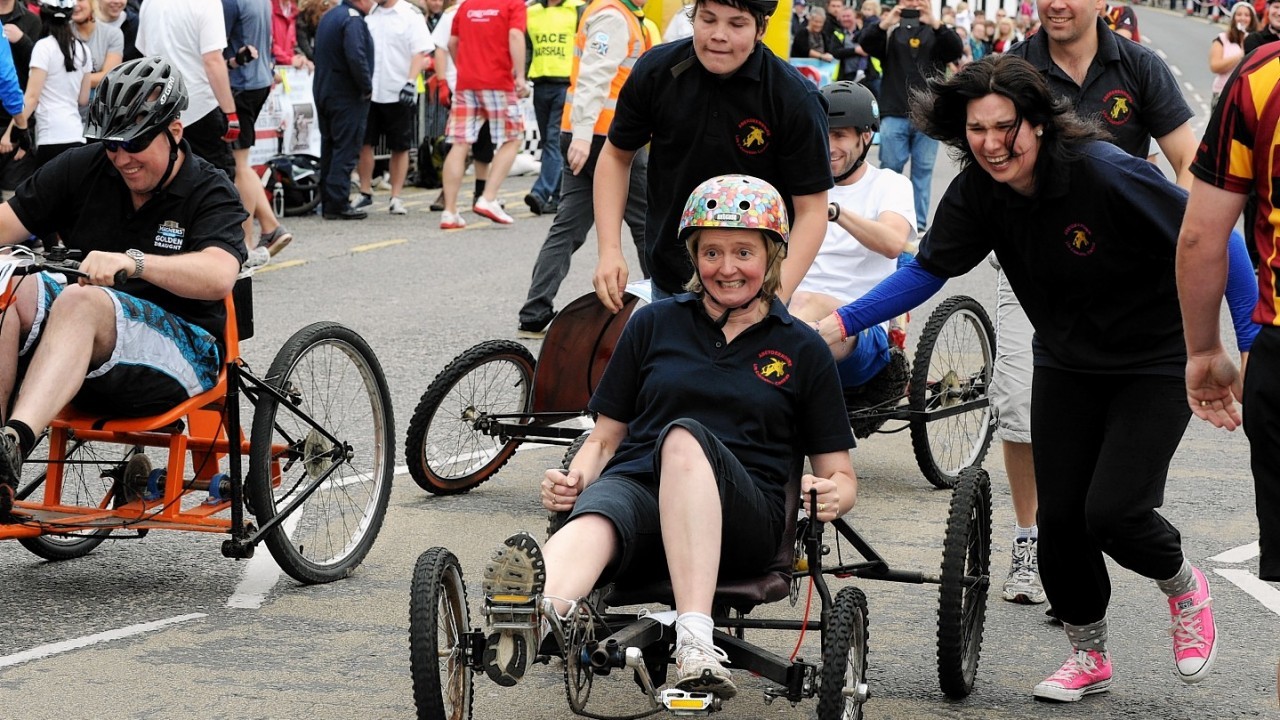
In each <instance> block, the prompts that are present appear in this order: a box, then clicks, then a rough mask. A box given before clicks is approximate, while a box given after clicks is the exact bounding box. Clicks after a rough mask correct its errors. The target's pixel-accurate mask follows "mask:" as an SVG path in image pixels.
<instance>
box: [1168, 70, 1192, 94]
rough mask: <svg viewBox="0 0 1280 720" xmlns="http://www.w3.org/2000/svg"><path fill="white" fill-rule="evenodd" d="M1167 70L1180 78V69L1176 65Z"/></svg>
mask: <svg viewBox="0 0 1280 720" xmlns="http://www.w3.org/2000/svg"><path fill="white" fill-rule="evenodd" d="M1169 69H1170V70H1171V71H1173V74H1174V75H1177V76H1178V77H1182V68H1180V67H1178V66H1177V65H1170V66H1169ZM1188 89H1190V88H1188Z"/></svg>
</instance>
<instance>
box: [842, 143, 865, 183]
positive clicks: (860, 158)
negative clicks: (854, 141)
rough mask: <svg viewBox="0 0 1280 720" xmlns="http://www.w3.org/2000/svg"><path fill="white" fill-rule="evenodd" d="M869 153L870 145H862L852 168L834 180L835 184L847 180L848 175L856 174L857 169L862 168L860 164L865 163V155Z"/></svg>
mask: <svg viewBox="0 0 1280 720" xmlns="http://www.w3.org/2000/svg"><path fill="white" fill-rule="evenodd" d="M869 152H871V143H869V142H865V143H862V154H861V155H859V156H858V159H857V160H856V161H855V162H854V163H853V166H852V167H850V168H849V169H848V170H845V171H844V172H842V173H840V174H839V175H837V176H836V177H835V178H834V180H835V182H836V184H837V185H839V184H840V183H842V182H844V181H845V180H848V179H849V176H850V175H852V174H854V173H856V172H858V168H860V167H862V164H863V163H864V162H866V161H867V153H869Z"/></svg>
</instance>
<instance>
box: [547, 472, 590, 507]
mask: <svg viewBox="0 0 1280 720" xmlns="http://www.w3.org/2000/svg"><path fill="white" fill-rule="evenodd" d="M583 484H584V483H583V482H582V471H581V470H569V471H567V472H566V471H564V470H559V469H557V468H551V469H549V470H547V473H546V477H544V478H543V479H542V507H544V508H546V509H547V510H550V511H551V512H568V511H570V510H572V509H573V505H574V503H576V502H578V495H579V494H580V493H581V492H582V486H583Z"/></svg>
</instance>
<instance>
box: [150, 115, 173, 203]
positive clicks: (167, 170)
mask: <svg viewBox="0 0 1280 720" xmlns="http://www.w3.org/2000/svg"><path fill="white" fill-rule="evenodd" d="M164 136H165V137H166V138H168V140H169V165H168V166H167V167H166V168H165V169H164V174H163V175H161V176H160V182H158V183H156V186H155V187H153V188H151V189H150V190H148V191H147V192H146V194H147V195H159V194H160V191H161V190H164V186H165V183H167V182H169V178H170V176H172V175H173V166H174V165H177V164H178V141H177V140H174V139H173V133H171V132H169V128H168V127H167V126H166V127H165V129H164Z"/></svg>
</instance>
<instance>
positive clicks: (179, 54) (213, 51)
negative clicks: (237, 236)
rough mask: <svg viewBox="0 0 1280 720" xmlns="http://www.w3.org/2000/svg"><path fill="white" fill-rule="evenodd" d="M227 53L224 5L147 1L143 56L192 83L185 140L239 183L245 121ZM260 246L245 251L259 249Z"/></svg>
mask: <svg viewBox="0 0 1280 720" xmlns="http://www.w3.org/2000/svg"><path fill="white" fill-rule="evenodd" d="M226 47H227V28H226V22H225V20H224V19H223V17H222V4H221V3H218V2H212V0H147V2H145V3H143V4H142V8H141V10H140V12H139V15H138V50H139V51H141V52H142V54H143V55H159V56H161V57H163V58H165V59H166V60H168V61H169V63H170V64H171V65H173V67H175V68H176V69H177V70H178V72H180V73H182V79H183V81H184V82H185V83H186V86H187V93H188V101H187V109H186V110H183V111H182V131H183V132H182V137H183V139H185V140H186V141H187V142H188V143H189V144H190V145H191V150H192V152H194V153H195V154H196V155H198V156H200V157H202V158H204V159H205V160H208V161H209V162H211V163H213V165H214V166H215V167H217V168H218V169H220V170H222V171H223V172H225V173H226V174H227V177H229V178H231V179H233V180H234V179H235V172H236V161H235V158H234V157H233V156H232V154H231V145H230V143H232V142H234V141H235V140H236V138H238V137H240V119H239V117H238V116H237V115H236V103H235V98H234V97H233V96H232V94H231V82H230V80H229V79H228V76H227V63H226V60H225V59H224V58H223V56H222V51H223V49H224V48H226ZM255 244H256V243H252V242H248V239H247V238H246V242H245V245H246V246H247V247H254V245H255Z"/></svg>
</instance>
